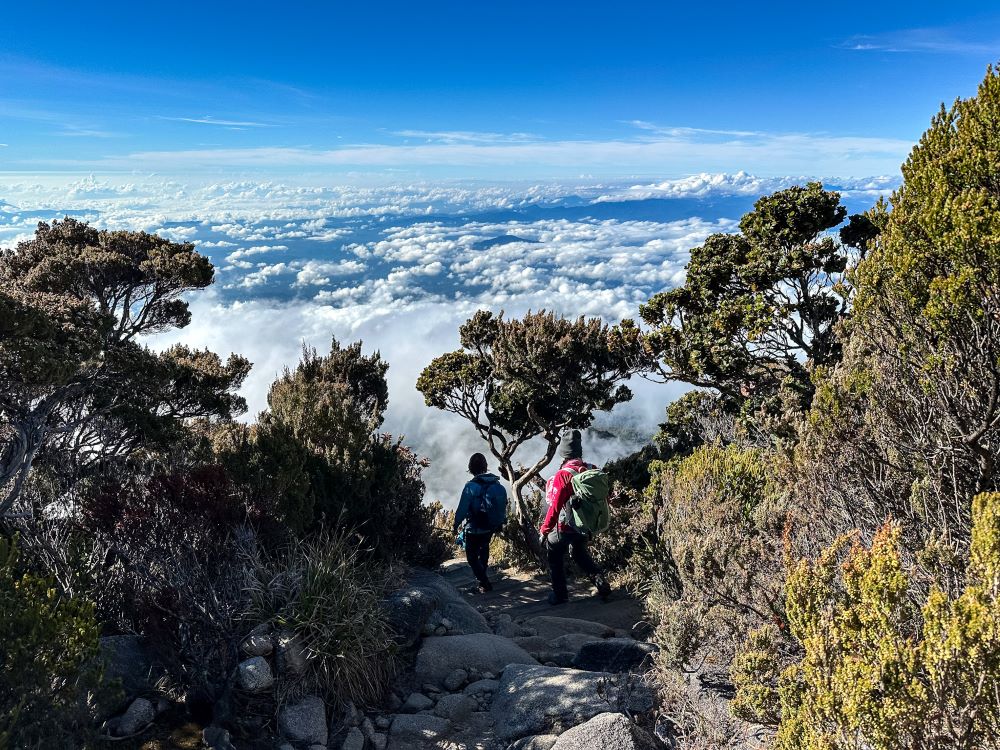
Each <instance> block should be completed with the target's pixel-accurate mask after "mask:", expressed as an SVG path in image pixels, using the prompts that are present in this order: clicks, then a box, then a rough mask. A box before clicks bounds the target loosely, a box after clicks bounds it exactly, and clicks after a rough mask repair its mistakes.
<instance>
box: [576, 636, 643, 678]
mask: <svg viewBox="0 0 1000 750" xmlns="http://www.w3.org/2000/svg"><path fill="white" fill-rule="evenodd" d="M654 653H656V647H655V646H653V645H652V644H650V643H640V642H639V641H634V640H632V639H631V638H607V639H605V640H601V641H593V642H591V643H585V644H584V645H583V647H582V648H581V649H580V651H579V652H578V653H577V655H576V658H575V659H574V660H573V666H574V667H576V668H577V669H586V670H589V671H591V672H632V671H635V670H638V669H640V668H641V667H643V666H645V667H647V668H648V667H649V666H650V664H651V662H652V655H653V654H654Z"/></svg>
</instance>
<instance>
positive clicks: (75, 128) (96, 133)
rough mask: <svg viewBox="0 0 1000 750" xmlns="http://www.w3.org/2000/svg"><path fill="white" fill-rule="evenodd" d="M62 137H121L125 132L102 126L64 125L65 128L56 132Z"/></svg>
mask: <svg viewBox="0 0 1000 750" xmlns="http://www.w3.org/2000/svg"><path fill="white" fill-rule="evenodd" d="M53 135H57V136H59V137H60V138H121V137H123V136H124V133H116V132H114V131H111V130H101V129H100V128H85V127H80V126H79V125H63V129H62V130H59V131H57V132H55V133H54V134H53Z"/></svg>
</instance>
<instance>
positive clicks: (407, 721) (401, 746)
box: [388, 714, 451, 750]
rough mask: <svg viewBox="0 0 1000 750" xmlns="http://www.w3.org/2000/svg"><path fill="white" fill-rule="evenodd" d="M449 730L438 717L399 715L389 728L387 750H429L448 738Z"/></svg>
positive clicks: (446, 721)
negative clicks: (439, 741)
mask: <svg viewBox="0 0 1000 750" xmlns="http://www.w3.org/2000/svg"><path fill="white" fill-rule="evenodd" d="M450 728H451V725H450V724H449V723H448V720H447V719H442V718H441V717H440V716H430V715H428V714H399V715H397V716H395V717H394V718H393V720H392V724H391V725H390V727H389V742H388V750H431V749H432V748H436V747H437V742H438V740H442V739H446V738H447V737H448V732H449V730H450Z"/></svg>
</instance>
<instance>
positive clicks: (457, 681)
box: [443, 669, 469, 693]
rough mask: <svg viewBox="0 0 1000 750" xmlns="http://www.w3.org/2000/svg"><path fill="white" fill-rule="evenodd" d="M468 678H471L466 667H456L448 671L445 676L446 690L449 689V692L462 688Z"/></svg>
mask: <svg viewBox="0 0 1000 750" xmlns="http://www.w3.org/2000/svg"><path fill="white" fill-rule="evenodd" d="M468 679H469V673H468V672H466V671H465V670H464V669H456V670H454V671H452V672H449V673H448V676H447V677H445V678H444V683H443V684H444V687H445V690H448V691H449V692H452V693H453V692H455V691H456V690H459V689H461V687H462V685H464V684H465V683H466V681H467V680H468Z"/></svg>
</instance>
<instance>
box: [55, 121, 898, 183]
mask: <svg viewBox="0 0 1000 750" xmlns="http://www.w3.org/2000/svg"><path fill="white" fill-rule="evenodd" d="M670 130H673V131H674V132H669V131H670ZM911 147H912V143H911V142H910V141H907V140H902V139H894V138H877V137H865V136H853V135H833V134H826V133H751V132H750V131H721V132H720V131H701V130H699V129H696V128H679V129H678V128H673V129H667V131H666V132H663V133H651V134H650V135H649V136H642V137H637V138H628V139H626V138H621V139H612V140H552V141H529V142H516V141H515V142H497V143H489V142H487V143H477V142H469V141H453V142H445V141H439V142H426V143H419V144H355V145H345V146H343V147H340V148H332V149H322V148H309V147H288V146H263V147H254V148H237V149H234V148H205V149H185V150H176V151H140V152H133V153H130V154H125V155H117V156H108V157H106V158H104V159H98V160H95V161H88V162H73V163H72V166H76V167H86V168H91V169H101V168H127V169H156V170H169V169H201V168H219V167H236V168H240V167H242V168H258V169H283V168H284V169H297V168H299V167H303V166H308V167H316V168H319V169H331V170H344V169H352V168H377V169H385V168H398V169H425V168H426V169H450V170H451V171H453V172H456V173H461V172H462V170H470V171H475V170H482V169H487V168H495V169H500V170H505V169H506V170H510V169H512V168H515V167H520V168H523V167H531V168H532V169H533V174H534V175H535V176H544V175H545V174H555V173H560V174H562V173H566V174H570V173H572V174H580V172H581V171H582V170H586V171H587V172H588V173H597V172H600V173H603V174H615V175H626V174H653V173H658V174H665V175H670V174H690V173H697V172H702V171H729V170H732V168H733V167H734V166H736V167H738V168H740V169H744V170H746V171H754V172H757V173H758V174H762V175H771V174H804V173H821V174H841V175H847V176H850V175H852V174H853V175H862V174H888V173H891V172H895V170H896V169H897V168H898V166H899V164H900V163H901V162H902V161H903V159H904V158H905V157H906V154H907V153H908V152H909V150H910V148H911ZM50 163H53V164H55V163H58V164H60V165H62V166H70V163H69V162H66V161H62V162H55V161H53V162H50Z"/></svg>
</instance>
